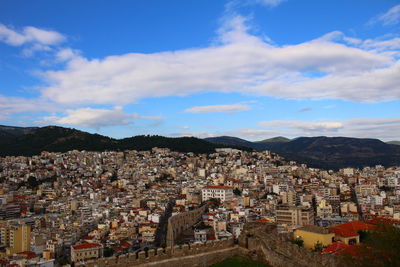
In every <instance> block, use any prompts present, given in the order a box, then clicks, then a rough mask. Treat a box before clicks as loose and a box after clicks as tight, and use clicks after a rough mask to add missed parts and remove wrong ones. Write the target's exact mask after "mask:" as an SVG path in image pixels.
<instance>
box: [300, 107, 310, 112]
mask: <svg viewBox="0 0 400 267" xmlns="http://www.w3.org/2000/svg"><path fill="white" fill-rule="evenodd" d="M311 110H312V108H302V109H300V110H299V112H307V111H311Z"/></svg>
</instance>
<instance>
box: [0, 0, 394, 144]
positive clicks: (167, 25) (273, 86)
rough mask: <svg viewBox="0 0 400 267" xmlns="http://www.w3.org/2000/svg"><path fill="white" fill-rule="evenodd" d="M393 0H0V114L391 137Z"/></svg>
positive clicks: (203, 130)
mask: <svg viewBox="0 0 400 267" xmlns="http://www.w3.org/2000/svg"><path fill="white" fill-rule="evenodd" d="M399 56H400V1H395V0H380V1H375V0H359V1H357V0H352V1H346V0H324V1H320V0H315V1H312V0H304V1H297V0H286V1H285V0H283V1H282V0H242V1H239V0H231V1H222V0H221V1H219V0H208V1H204V0H203V1H200V0H197V1H195V0H179V1H178V0H170V1H164V0H137V1H122V0H119V1H78V0H76V1H71V0H69V1H51V0H37V1H19V0H2V1H0V124H4V125H19V126H33V125H37V126H44V125H60V126H65V127H74V128H77V129H81V130H85V131H89V132H97V133H100V134H104V135H108V136H112V137H117V138H121V137H127V136H132V135H138V134H160V135H165V136H184V135H193V136H198V137H207V136H219V135H231V136H237V137H241V138H245V139H248V140H261V139H265V138H269V137H273V136H278V135H283V136H287V137H297V136H319V135H326V136H354V137H363V138H380V139H382V140H396V139H397V140H399V139H400V101H399V99H400V61H399Z"/></svg>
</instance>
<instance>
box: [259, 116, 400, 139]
mask: <svg viewBox="0 0 400 267" xmlns="http://www.w3.org/2000/svg"><path fill="white" fill-rule="evenodd" d="M259 126H260V127H263V128H266V130H268V131H273V132H275V133H277V134H278V135H286V136H291V137H296V136H316V135H327V136H349V137H360V138H379V139H383V140H390V139H396V138H399V134H398V133H399V132H400V118H391V119H370V118H358V119H350V120H342V121H340V120H338V121H317V122H315V121H298V120H289V121H286V120H276V121H262V122H259Z"/></svg>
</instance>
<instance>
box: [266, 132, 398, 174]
mask: <svg viewBox="0 0 400 267" xmlns="http://www.w3.org/2000/svg"><path fill="white" fill-rule="evenodd" d="M271 150H272V151H274V152H276V153H278V154H280V155H282V156H284V157H285V158H286V159H288V160H295V161H298V162H303V163H306V164H308V165H309V166H312V167H317V168H325V169H339V168H344V167H360V168H361V167H364V166H375V165H384V166H386V167H389V166H395V165H398V166H400V147H399V146H396V145H391V144H386V143H384V142H382V141H380V140H378V139H359V138H348V137H325V136H320V137H300V138H297V139H295V140H292V141H290V142H287V143H283V144H280V145H279V146H275V147H272V148H271Z"/></svg>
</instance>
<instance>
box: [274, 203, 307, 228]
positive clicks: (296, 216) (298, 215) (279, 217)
mask: <svg viewBox="0 0 400 267" xmlns="http://www.w3.org/2000/svg"><path fill="white" fill-rule="evenodd" d="M276 222H277V223H278V224H281V225H287V226H294V225H298V226H303V225H312V224H314V212H313V210H312V209H310V208H306V207H295V206H279V207H277V209H276Z"/></svg>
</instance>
